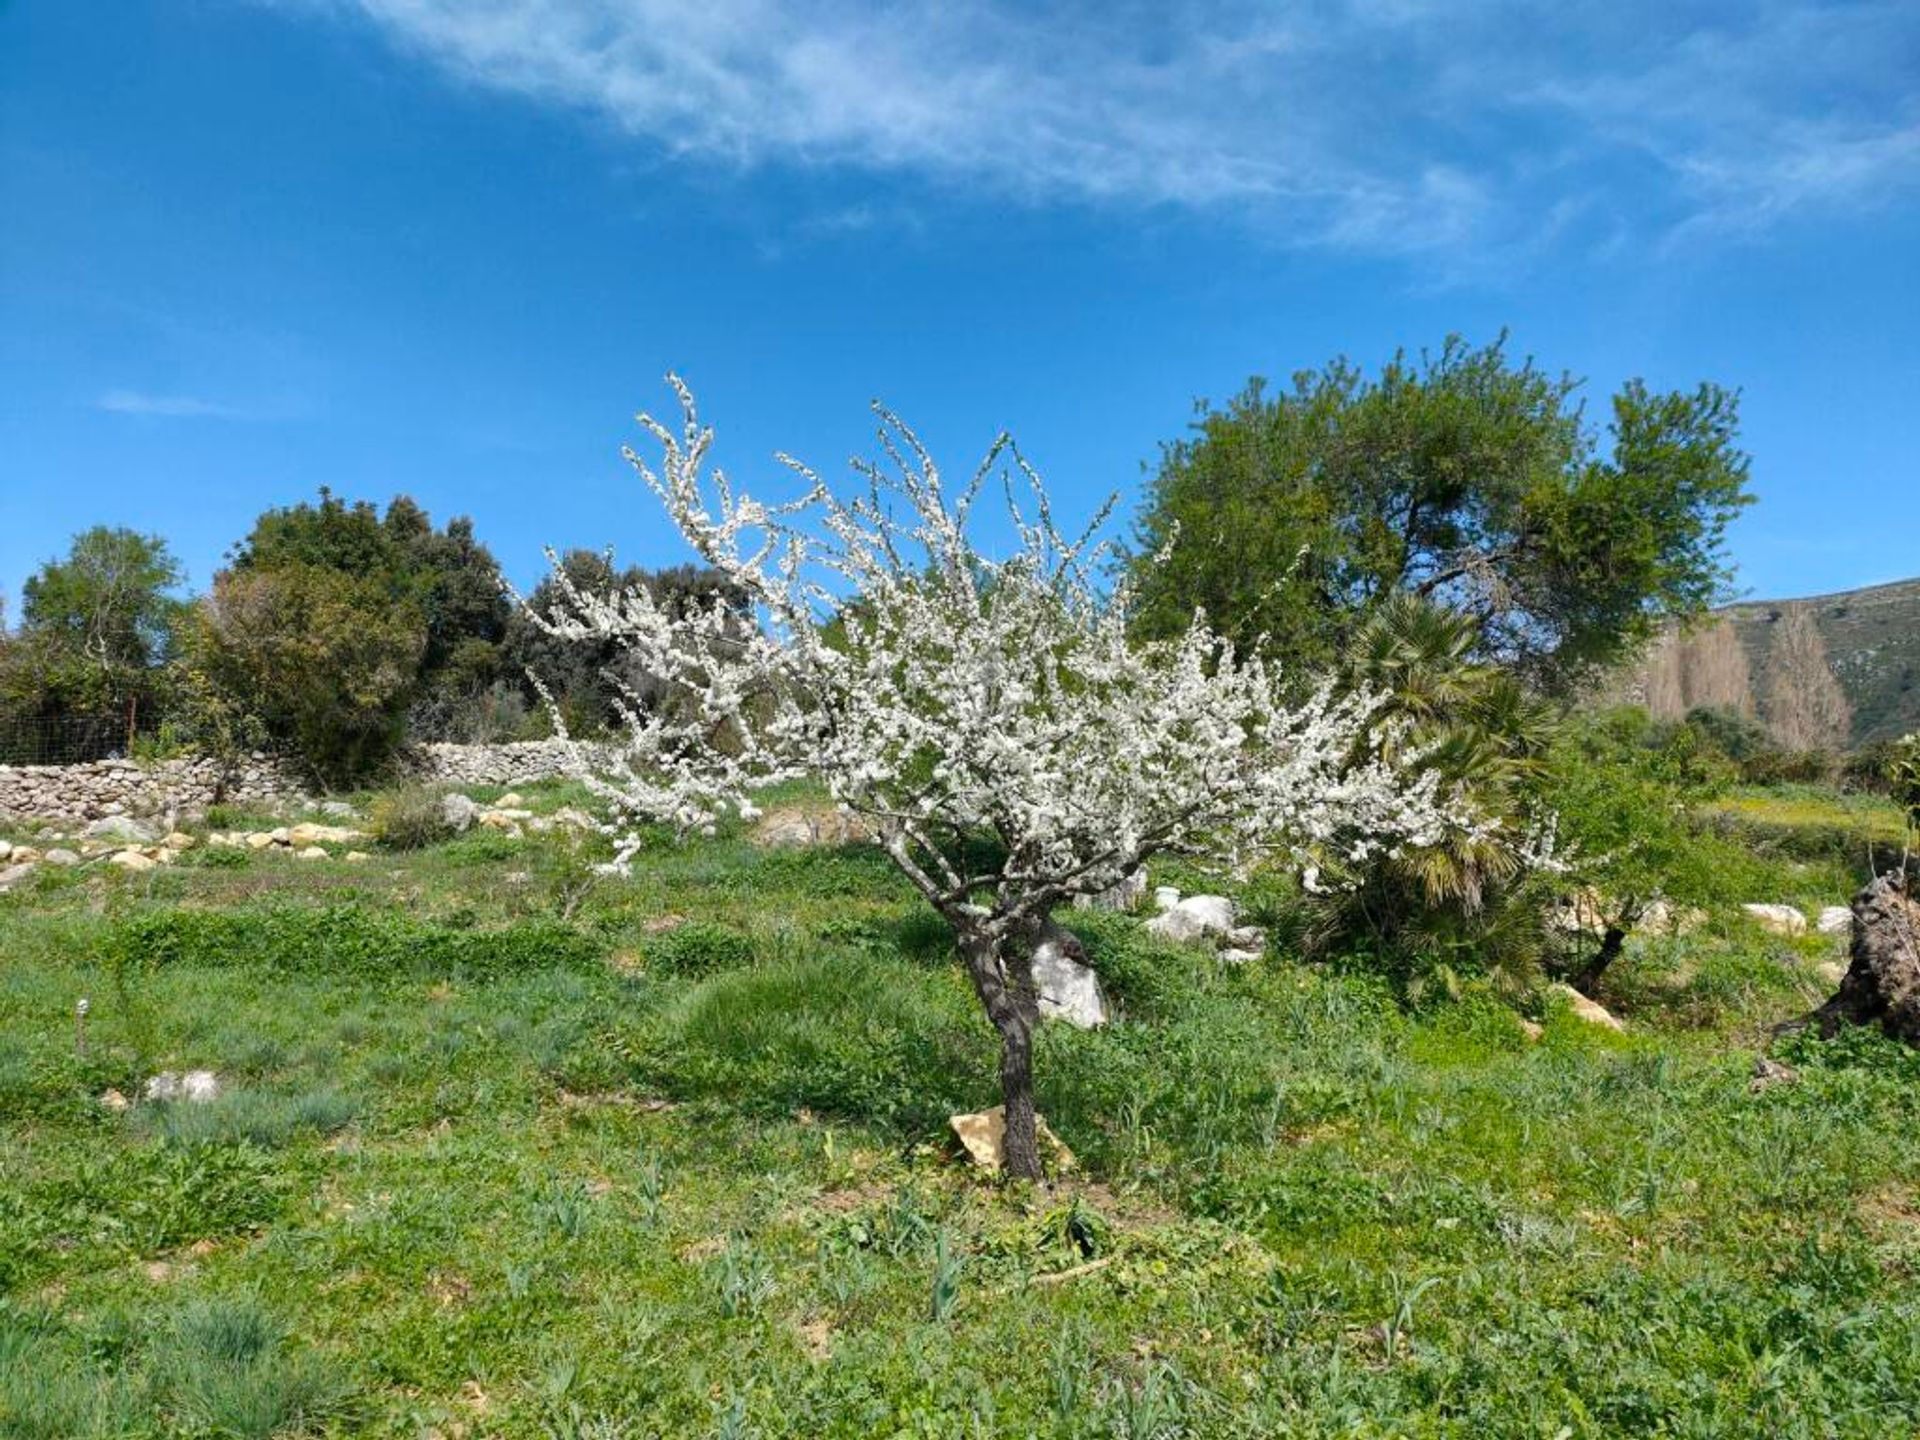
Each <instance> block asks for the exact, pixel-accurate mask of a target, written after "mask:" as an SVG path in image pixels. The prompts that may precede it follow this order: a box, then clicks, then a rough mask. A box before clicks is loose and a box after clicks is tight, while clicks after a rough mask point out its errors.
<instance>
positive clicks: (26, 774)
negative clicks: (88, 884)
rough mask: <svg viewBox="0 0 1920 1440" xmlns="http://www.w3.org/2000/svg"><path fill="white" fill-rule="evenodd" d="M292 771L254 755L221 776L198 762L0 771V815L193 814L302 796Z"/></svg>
mask: <svg viewBox="0 0 1920 1440" xmlns="http://www.w3.org/2000/svg"><path fill="white" fill-rule="evenodd" d="M301 790H302V787H301V785H300V781H299V777H298V776H297V775H295V773H294V772H293V770H292V769H291V768H290V767H288V766H286V765H284V764H282V763H281V762H279V761H277V760H275V759H273V758H272V757H270V756H267V755H255V756H253V757H252V758H251V759H249V760H246V761H244V762H242V763H241V764H240V765H238V766H237V767H235V768H234V769H232V770H230V771H228V772H226V775H225V784H224V785H223V784H222V767H221V766H220V764H219V762H217V761H215V760H210V759H208V758H206V757H205V756H201V755H183V756H178V757H175V758H174V759H171V760H155V761H152V762H149V763H147V764H144V765H143V764H138V763H136V762H134V761H132V760H95V761H92V762H90V763H88V764H84V765H0V816H12V817H17V818H20V819H34V820H100V819H104V818H105V817H107V816H109V815H165V814H167V813H169V812H177V813H179V814H182V815H192V814H197V813H198V812H200V811H202V810H205V809H206V808H207V806H209V805H211V804H213V803H215V801H216V800H224V801H225V802H226V803H228V804H232V805H247V804H258V803H262V802H265V801H269V800H279V799H291V798H296V797H298V796H299V795H300V794H301Z"/></svg>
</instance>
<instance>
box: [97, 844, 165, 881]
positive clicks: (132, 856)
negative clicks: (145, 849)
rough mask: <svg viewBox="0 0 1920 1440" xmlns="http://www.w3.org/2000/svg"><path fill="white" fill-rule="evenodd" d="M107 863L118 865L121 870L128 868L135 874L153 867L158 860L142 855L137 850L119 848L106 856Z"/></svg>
mask: <svg viewBox="0 0 1920 1440" xmlns="http://www.w3.org/2000/svg"><path fill="white" fill-rule="evenodd" d="M107 863H108V864H109V865H118V866H119V867H120V868H121V869H122V870H128V871H131V872H132V873H134V874H135V875H139V874H142V873H144V872H145V871H148V870H151V869H153V868H154V867H155V866H157V865H158V864H159V863H160V862H159V861H158V860H154V859H151V858H149V857H148V856H145V855H142V854H141V853H140V852H139V851H138V850H120V851H117V852H115V853H114V854H112V855H109V856H108V857H107Z"/></svg>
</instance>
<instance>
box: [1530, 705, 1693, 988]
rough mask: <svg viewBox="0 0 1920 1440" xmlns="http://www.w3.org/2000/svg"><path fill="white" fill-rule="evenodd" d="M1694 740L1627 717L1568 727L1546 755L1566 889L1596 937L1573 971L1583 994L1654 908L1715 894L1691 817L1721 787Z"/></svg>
mask: <svg viewBox="0 0 1920 1440" xmlns="http://www.w3.org/2000/svg"><path fill="white" fill-rule="evenodd" d="M1697 733H1698V732H1696V731H1693V730H1691V729H1689V728H1688V727H1686V726H1678V727H1671V728H1670V729H1667V730H1665V731H1661V730H1660V729H1659V728H1657V727H1655V726H1653V725H1652V724H1651V723H1650V722H1649V721H1648V719H1647V717H1646V715H1645V713H1644V712H1641V711H1637V710H1632V709H1627V710H1621V711H1615V712H1612V713H1609V714H1606V715H1602V716H1598V717H1591V718H1589V719H1587V720H1586V721H1584V722H1582V723H1580V724H1577V725H1574V726H1571V727H1570V728H1569V730H1568V731H1567V733H1565V734H1564V735H1563V736H1562V738H1561V741H1560V743H1559V744H1558V745H1557V746H1556V747H1555V749H1554V751H1553V753H1552V755H1551V756H1550V757H1549V761H1548V765H1547V770H1546V778H1545V785H1544V789H1545V792H1546V793H1547V794H1548V795H1550V796H1551V798H1552V801H1553V806H1554V810H1555V813H1556V815H1557V817H1558V823H1559V827H1560V837H1561V840H1562V842H1563V845H1564V847H1565V853H1566V854H1567V855H1568V856H1569V857H1570V863H1571V867H1572V868H1571V870H1570V872H1569V874H1568V875H1567V876H1566V888H1567V889H1568V890H1569V891H1570V892H1571V893H1572V894H1573V895H1574V896H1575V903H1576V910H1577V912H1578V913H1580V914H1582V915H1583V917H1584V918H1585V919H1587V920H1590V921H1591V922H1592V923H1593V924H1595V925H1596V926H1597V927H1598V930H1599V936H1598V941H1597V945H1596V947H1595V948H1594V949H1593V950H1592V951H1591V952H1590V953H1588V954H1586V955H1584V956H1583V957H1581V958H1579V959H1578V961H1577V962H1576V963H1575V964H1573V965H1572V966H1571V967H1570V977H1569V978H1570V979H1571V980H1572V982H1573V984H1574V986H1575V988H1577V989H1579V990H1581V991H1584V992H1586V993H1588V994H1591V993H1593V991H1594V990H1595V989H1596V988H1597V987H1598V985H1599V984H1600V981H1601V979H1602V978H1603V977H1604V976H1605V974H1606V973H1607V970H1608V969H1609V967H1611V966H1612V965H1613V963H1614V962H1615V961H1616V960H1618V959H1619V957H1620V955H1621V954H1622V952H1623V951H1624V949H1625V945H1626V939H1627V936H1628V935H1629V934H1630V933H1631V932H1632V931H1633V929H1634V927H1635V926H1636V925H1637V924H1638V923H1639V922H1640V921H1641V920H1642V919H1643V918H1645V917H1646V915H1647V914H1648V912H1649V911H1650V910H1651V909H1652V908H1653V907H1654V906H1655V905H1656V904H1659V905H1667V906H1687V905H1695V904H1702V903H1705V902H1706V901H1708V900H1710V899H1712V898H1713V897H1714V896H1715V894H1716V890H1717V885H1716V880H1717V877H1716V874H1715V871H1714V865H1715V860H1716V858H1717V857H1716V854H1715V851H1714V848H1713V847H1711V846H1708V845H1705V844H1703V843H1702V839H1701V836H1700V835H1699V833H1698V832H1697V831H1696V829H1695V828H1694V827H1693V826H1692V825H1691V824H1690V823H1689V821H1688V818H1687V814H1688V810H1689V808H1690V807H1691V806H1692V805H1693V804H1695V803H1697V802H1698V801H1699V800H1701V799H1703V798H1705V797H1706V796H1708V795H1711V794H1713V793H1715V792H1716V790H1717V789H1718V788H1719V783H1720V780H1719V777H1718V776H1717V775H1716V774H1715V772H1714V771H1713V770H1712V768H1711V767H1705V768H1703V767H1701V766H1700V765H1699V764H1698V763H1697V760H1696V757H1694V756H1693V755H1692V753H1691V750H1692V747H1693V746H1694V744H1695V743H1696V741H1697Z"/></svg>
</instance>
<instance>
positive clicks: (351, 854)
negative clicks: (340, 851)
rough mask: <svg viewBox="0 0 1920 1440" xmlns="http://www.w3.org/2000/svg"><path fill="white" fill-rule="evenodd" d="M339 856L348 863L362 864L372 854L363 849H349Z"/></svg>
mask: <svg viewBox="0 0 1920 1440" xmlns="http://www.w3.org/2000/svg"><path fill="white" fill-rule="evenodd" d="M341 858H342V859H344V860H345V861H346V862H347V863H348V864H349V865H364V864H366V862H367V861H369V860H371V859H372V858H373V856H371V855H369V854H368V853H367V852H366V851H364V850H349V851H347V853H346V854H345V855H344V856H342V857H341Z"/></svg>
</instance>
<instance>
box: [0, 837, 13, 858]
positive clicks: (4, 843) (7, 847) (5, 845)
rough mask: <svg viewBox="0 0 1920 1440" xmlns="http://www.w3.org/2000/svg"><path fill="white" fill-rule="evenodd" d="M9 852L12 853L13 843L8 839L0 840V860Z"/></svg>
mask: <svg viewBox="0 0 1920 1440" xmlns="http://www.w3.org/2000/svg"><path fill="white" fill-rule="evenodd" d="M11 854H13V843H12V842H11V841H8V840H0V860H5V859H6V858H7V857H8V856H9V855H11Z"/></svg>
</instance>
